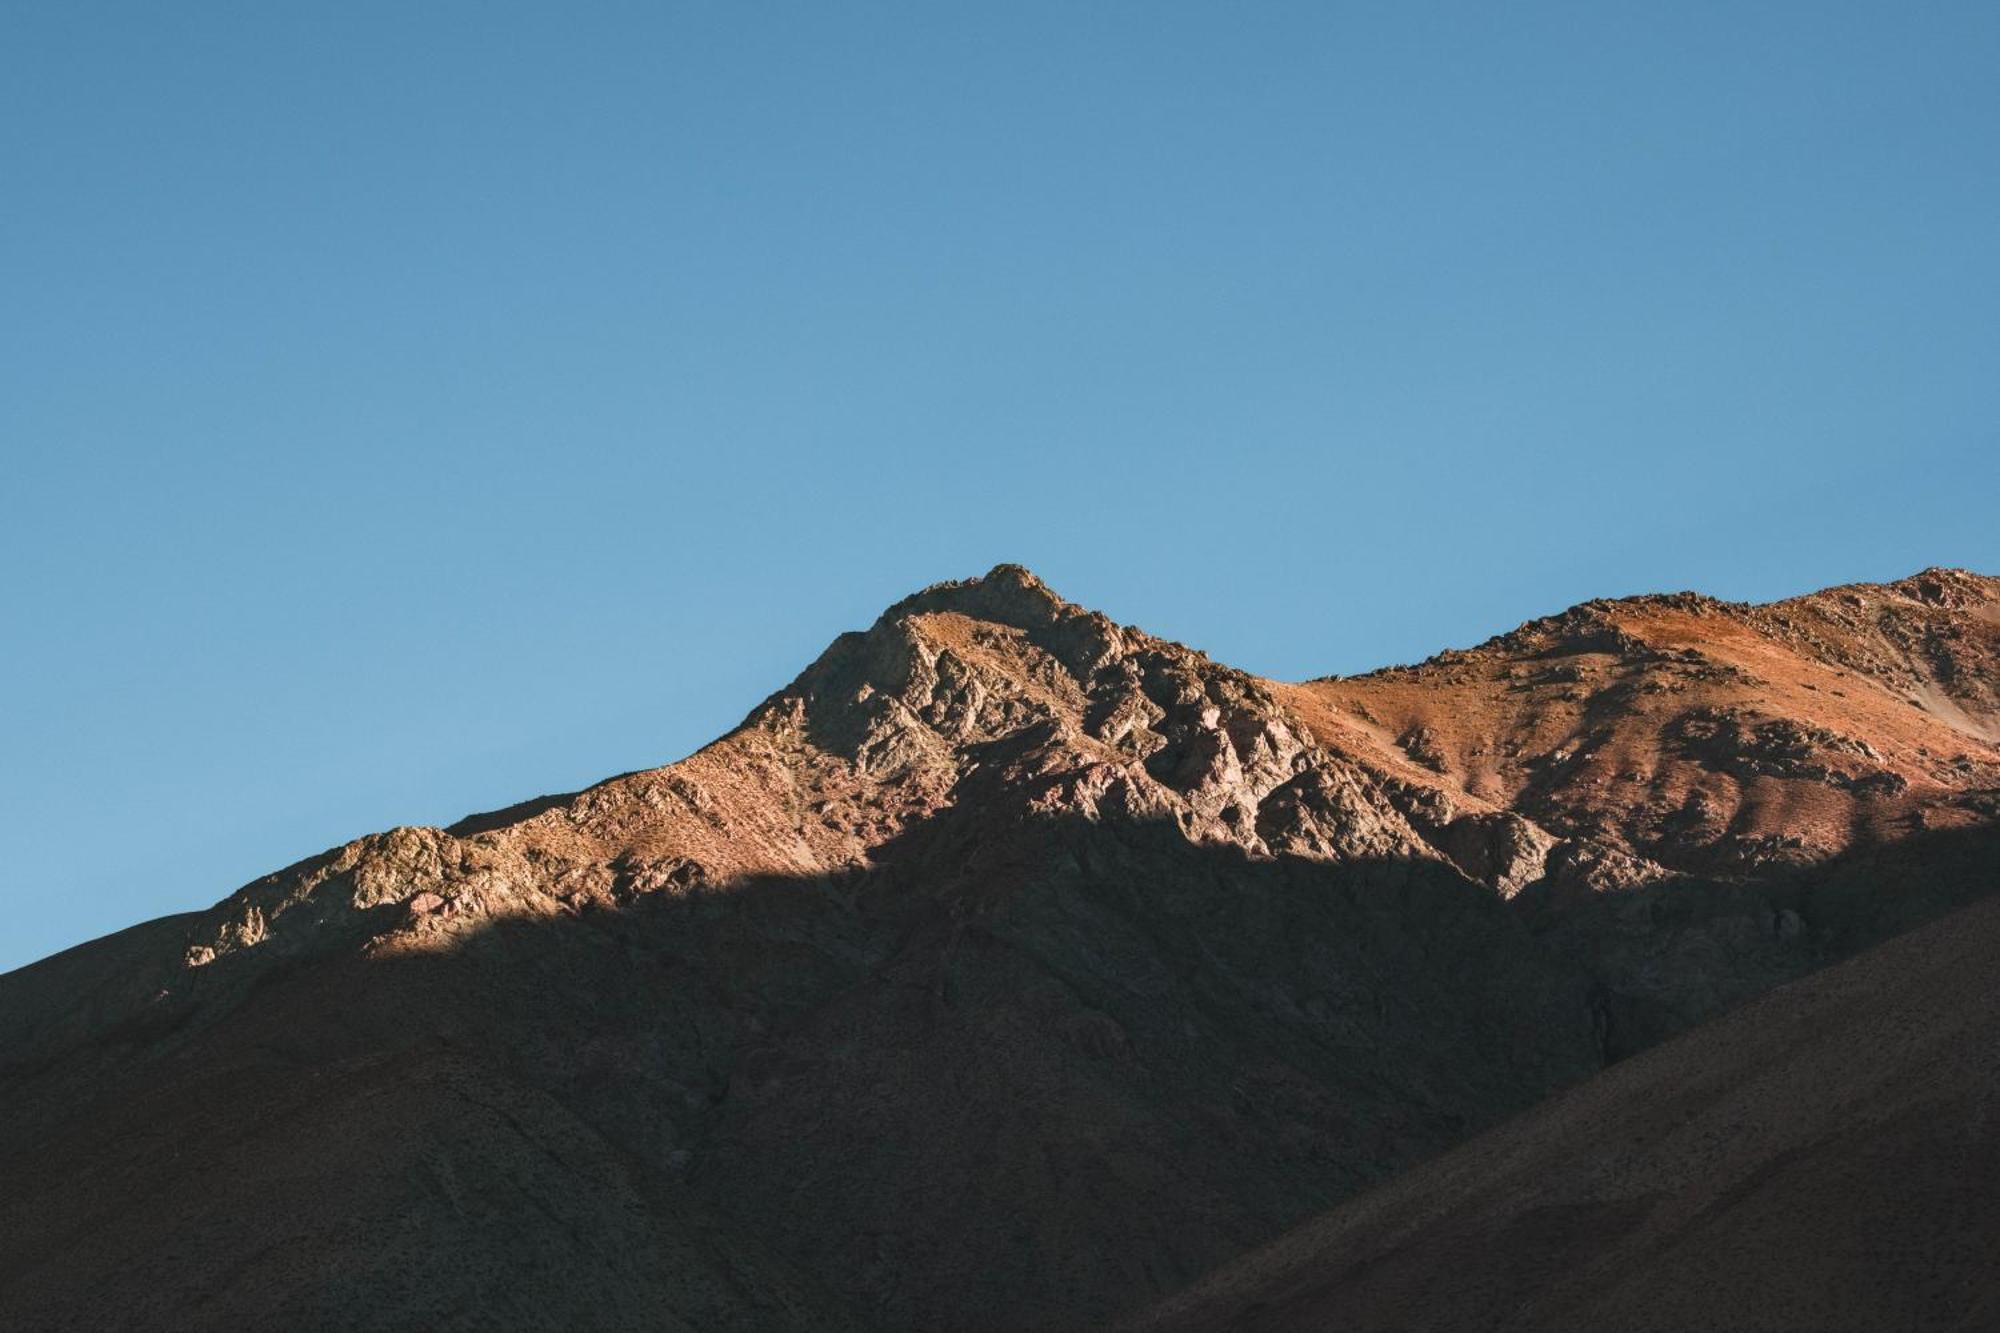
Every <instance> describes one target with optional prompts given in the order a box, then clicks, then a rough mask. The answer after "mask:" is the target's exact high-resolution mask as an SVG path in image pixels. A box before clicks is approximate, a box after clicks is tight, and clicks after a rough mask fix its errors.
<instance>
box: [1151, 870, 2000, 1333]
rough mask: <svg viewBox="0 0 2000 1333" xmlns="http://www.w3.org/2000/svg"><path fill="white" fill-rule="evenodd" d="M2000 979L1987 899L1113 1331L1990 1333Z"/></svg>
mask: <svg viewBox="0 0 2000 1333" xmlns="http://www.w3.org/2000/svg"><path fill="white" fill-rule="evenodd" d="M1996 965H2000V902H1992V901H1988V902H1983V903H1978V904H1975V905H1973V906H1971V907H1967V908H1963V909H1961V910H1960V911H1958V912H1956V913H1954V914H1952V915H1951V916H1949V917H1947V918H1946V919H1945V920H1943V921H1940V922H1937V923H1934V924H1932V925H1930V926H1927V927H1924V928H1922V929H1920V930H1918V931H1916V932H1913V933H1912V934H1910V935H1908V936H1905V937H1904V938H1901V939H1898V940H1894V941H1891V942H1890V943H1888V944H1885V945H1882V946H1881V947H1879V948H1878V949H1875V950H1872V951H1870V952H1869V953H1867V954H1864V955H1863V956H1862V957H1859V958H1855V959H1851V960H1849V961H1847V962H1844V963H1840V964H1838V965H1836V966H1834V967H1832V968H1829V969H1828V970H1826V971H1824V972H1822V973H1819V974H1817V975H1815V976H1813V977H1810V978H1808V979H1806V980H1802V981H1797V982H1793V983H1791V984H1790V985H1788V986H1785V987H1783V988H1781V989H1779V990H1778V991H1776V992H1774V993H1772V994H1771V995H1769V996H1766V997H1764V998H1763V999H1760V1000H1757V1001H1754V1002H1752V1003H1750V1004H1748V1005H1745V1006H1744V1007H1742V1008H1741V1009H1738V1010H1736V1011H1734V1012H1733V1013H1730V1014H1728V1015H1726V1016H1724V1017H1723V1018H1720V1019H1718V1020H1717V1021H1716V1022H1714V1023H1712V1024H1709V1025H1707V1026H1704V1027H1702V1028H1699V1029H1697V1030H1696V1031H1694V1032H1691V1033H1689V1034H1687V1035H1686V1036H1684V1037H1681V1038H1678V1039H1676V1040H1674V1041H1671V1042H1668V1043H1666V1044H1664V1045H1662V1046H1660V1047H1658V1048H1656V1049H1654V1050H1651V1051H1648V1052H1646V1053H1644V1054H1643V1055H1640V1056H1637V1057H1635V1058H1633V1059H1632V1060H1629V1061H1626V1062H1624V1063H1622V1064H1620V1065H1618V1066H1617V1067H1616V1068H1614V1069H1611V1070H1608V1071H1606V1072H1605V1073H1604V1074H1602V1075H1600V1076H1598V1077H1597V1078H1594V1079H1591V1080H1590V1081H1589V1082H1587V1083H1585V1084H1583V1085H1582V1086H1580V1087H1578V1088H1575V1089H1572V1090H1571V1091H1569V1092H1567V1093H1564V1094H1561V1095H1559V1096H1557V1097H1556V1098H1554V1099H1553V1100H1552V1101H1551V1102H1549V1103H1547V1104H1545V1105H1543V1106H1540V1107H1538V1108H1536V1109H1535V1110H1533V1111H1531V1112H1529V1113H1528V1114H1526V1115H1524V1116H1522V1117H1520V1118H1519V1119H1517V1120H1515V1121H1513V1122H1511V1123H1509V1124H1507V1125H1506V1126H1503V1127H1502V1128H1500V1129H1497V1130H1494V1131H1492V1132H1490V1133H1488V1134H1484V1135H1482V1136H1480V1137H1479V1138H1477V1139H1475V1140H1473V1141H1472V1142H1471V1143H1468V1144H1466V1145H1464V1146H1463V1147H1461V1148H1458V1149H1456V1150H1454V1151H1452V1152H1450V1153H1447V1154H1445V1155H1444V1156H1443V1157H1440V1158H1438V1159H1437V1160H1435V1161H1432V1162H1428V1163H1426V1164H1425V1165H1423V1166H1420V1167H1418V1168H1416V1169H1415V1170H1413V1171H1410V1172H1408V1173H1406V1174H1404V1175H1402V1176H1399V1177H1397V1178H1396V1179H1395V1180H1394V1181H1392V1182H1390V1183H1389V1184H1388V1185H1385V1186H1383V1187H1382V1188H1380V1189H1378V1190H1375V1191H1373V1192H1371V1193H1368V1194H1366V1195H1364V1196H1363V1197H1361V1198H1359V1199H1356V1200H1354V1201H1353V1202H1351V1203H1348V1204H1346V1205H1344V1206H1342V1207H1340V1208H1337V1209H1335V1210H1333V1212H1332V1213H1330V1214H1329V1215H1328V1216H1326V1217H1324V1218H1321V1219H1318V1220H1316V1221H1314V1222H1312V1223H1309V1224H1307V1225H1306V1226H1304V1227H1301V1228H1299V1229H1298V1230H1297V1231H1296V1232H1295V1233H1293V1234H1291V1235H1289V1236H1287V1237H1285V1238H1284V1239H1283V1240H1281V1241H1278V1242H1276V1243H1275V1244H1273V1245H1270V1246H1268V1247H1266V1248H1264V1249H1261V1250H1259V1251H1257V1252H1256V1253H1254V1254H1252V1255H1250V1256H1248V1257H1246V1258H1245V1259H1242V1260H1239V1261H1238V1262H1237V1263H1235V1264H1232V1265H1230V1266H1229V1267H1227V1268H1226V1269H1224V1270H1223V1271H1222V1272H1220V1273H1218V1274H1216V1275H1215V1276H1213V1277H1211V1278H1210V1279H1208V1280H1207V1281H1205V1282H1203V1283H1201V1284H1200V1285H1199V1286H1198V1287H1196V1288H1195V1289H1194V1290H1192V1291H1189V1292H1186V1293H1184V1294H1182V1295H1180V1296H1177V1297H1175V1298H1174V1299H1172V1300H1170V1301H1168V1302H1166V1303H1164V1304H1163V1306H1162V1307H1161V1308H1160V1309H1158V1310H1155V1311H1153V1312H1152V1313H1150V1314H1148V1315H1146V1316H1143V1317H1141V1318H1139V1319H1136V1320H1134V1321H1132V1322H1131V1323H1129V1324H1127V1325H1125V1326H1124V1327H1125V1329H1126V1330H1127V1333H1140V1331H1141V1330H1144V1331H1145V1333H1197V1330H1198V1331H1199V1333H1213V1331H1215V1330H1223V1329H1229V1330H1240V1331H1241V1333H1250V1330H1256V1331H1257V1333H1290V1331H1296V1333H1306V1331H1307V1330H1319V1329H1327V1328H1341V1329H1352V1330H1355V1331H1356V1333H1369V1331H1370V1330H1390V1329H1417V1328H1421V1329H1427V1330H1433V1331H1434V1333H1467V1331H1469V1330H1475V1329H1476V1330H1480V1331H1481V1333H1532V1331H1535V1330H1548V1331H1549V1333H1555V1331H1556V1330H1571V1329H1602V1330H1606V1331H1607V1333H1641V1331H1642V1330H1647V1331H1657V1333H1679V1330H1683V1329H1694V1328H1706V1329H1723V1328H1726V1329H1741V1330H1745V1331H1746V1333H1751V1331H1753V1330H1772V1333H1785V1331H1787V1330H1795V1329H1815V1330H1826V1333H1839V1331H1842V1330H1853V1333H1876V1330H1880V1329H1891V1328H1893V1329H1903V1330H1919V1329H1952V1330H1967V1331H1969V1330H1973V1329H1988V1328H1994V1327H2000V1200H1996V1197H1995V1195H1994V1190H1993V1186H1994V1182H1995V1181H1996V1180H2000V1129H1996V1126H1995V1125H1994V1124H1993V1118H1994V1115H1995V1110H1996V1108H2000V988H1997V987H1995V986H1994V984H1993V976H1994V969H1995V967H1996ZM1441 1268H1446V1269H1448V1271H1446V1272H1441V1271H1440V1270H1441Z"/></svg>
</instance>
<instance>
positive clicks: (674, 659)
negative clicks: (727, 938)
mask: <svg viewBox="0 0 2000 1333" xmlns="http://www.w3.org/2000/svg"><path fill="white" fill-rule="evenodd" d="M1996 70H2000V7H1996V6H1994V5H1992V4H1990V3H1984V4H1934V5H1922V6H1911V5H1892V4H1880V5H1865V4H1825V3H1815V4H1772V5H1756V6H1745V5H1740V4H1728V5H1722V4H1716V5H1704V4H1689V3H1681V4H1672V5H1661V4H1647V5H1618V4H1604V3H1588V4H1575V5H1549V4H1522V5H1505V6H1502V5H1487V4H1477V5H1475V4H1465V5H1426V4H1415V3H1402V2H1399V3H1384V4H1369V5H1358V4H1330V3H1314V4H1296V5H1288V4H1264V5H1233V4H1232V5H1224V4H1213V5H1189V4H1076V3H1064V4H1051V5H1036V4H1004V5H979V6H973V5H935V4H926V5H909V6H893V7H892V6H879V5H845V4H824V3H814V4H802V5H775V4H774V5H745V4H740V3H728V4H721V3H718V4H701V5H670V4H647V5H615V4H598V5H590V4H583V5H579V4H562V5H556V4H549V5H545V6H524V5H511V4H493V3H482V4H477V5H474V4H441V3H425V4H417V5H412V4H407V3H397V4H361V3H351V2H348V0H343V3H340V4H325V5H304V4H276V5H274V4H270V3H266V2H264V0H258V3H241V4H231V3H219V2H217V0H204V3H201V4H195V5H165V4H156V3H147V4H125V5H112V4H101V3H92V2H91V0H64V2H62V3H54V2H51V3H43V4H18V3H17V4H7V5H4V6H0V339H4V344H0V448H4V455H5V456H4V464H5V465H4V468H0V487H4V492H0V494H4V499H5V511H4V512H5V519H6V521H5V524H4V527H0V570H4V581H3V582H0V614H3V615H4V624H5V639H4V650H5V651H4V655H0V699H4V701H5V702H4V732H0V922H4V928H0V968H4V967H10V966H14V965H18V964H20V963H24V962H27V961H28V960H30V959H32V958H34V957H37V956H40V955H42V954H45V953H48V952H50V951H52V950H55V949H58V948H61V947H64V946H67V945H69V944H72V943H75V942H77V941H80V940H82V939H85V938H87V937H90V936H94V935H97V934H101V933H103V932H106V931H109V930H112V929H115V928H117V927H120V926H123V925H125V924H128V923H130V922H133V921H136V920H139V919H141V918H145V917H150V916H154V915H158V914H161V913H163V912H168V911H176V910H182V909H186V908H192V907H196V906H202V905H205V904H207V903H209V902H211V901H213V900H214V899H216V898H218V897H220V896H222V895H223V894H225V893H227V892H228V891H230V890H231V889H233V888H234V887H236V886H237V885H238V884H240V883H241V882H243V881H245V880H247V879H249V878H251V877H253V876H255V875H257V874H260V873H263V872H265V871H268V870H271V869H274V868H276V867H278V866H280V865H283V864H286V863H288V862H290V861H292V860H295V859H297V858H299V857H301V856H304V855H307V854H310V853H312V852H315V851H317V850H319V849H321V848H323V847H326V846H329V845H332V844H335V843H338V842H340V841H343V840H345V839H347V838H349V837H352V836H355V835H357V834H360V833H364V832H367V831H370V830H373V829H377V828H381V827H386V826H389V825H392V824H398V823H444V822H448V821H450V820H452V819H455V818H457V817H459V816H460V815H463V814H465V813H467V812H468V811H471V810H475V809H481V808H487V807H492V806H498V805H502V804H505V803H508V802H511V801H513V800H516V799H519V798H523V797H526V796H530V795H534V794H536V793H539V792H545V791H551V790H562V789H568V788H573V787H576V786H580V785H583V784H586V783H588V782H591V781H593V780H595V779H598V778H601V777H604V776H607V775H609V774H612V773H614V772H618V771H621V770H625V769H631V768H638V767H644V766H648V765H652V764H656V763H661V762H664V761H667V760H671V759H673V758H676V757H678V756H680V755H682V754H683V753H685V752H687V751H688V750H690V749H692V748H694V747H695V746H697V745H699V744H700V743H702V742H703V741H705V740H707V739H708V738H710V737H712V736H713V735H715V734H716V733H718V732H720V731H722V730H723V729H725V728H727V727H728V726H729V725H731V724H732V723H734V722H735V721H736V720H738V719H739V718H740V717H741V716H742V715H743V713H745V712H746V711H747V710H748V709H749V708H750V707H751V706H752V705H753V704H755V703H756V702H757V700H758V699H760V698H761V697H762V696H763V695H765V694H766V693H767V692H769V691H770V690H772V689H774V688H776V687H777V686H779V685H781V684H783V683H784V682H785V681H786V680H787V679H789V678H790V676H791V675H793V674H794V673H795V672H796V671H797V670H798V669H799V668H800V667H802V666H803V665H804V664H805V663H806V662H807V661H809V660H810V659H811V658H812V657H813V656H814V655H815V654H816V653H817V652H818V651H819V649H820V648H821V647H822V646H823V645H824V644H825V642H826V641H827V640H828V639H830V638H831V637H832V636H833V635H834V634H835V633H837V632H838V631H840V630H842V629H845V628H849V627H854V626H859V625H863V624H865V623H866V622H868V621H869V620H870V619H872V618H873V616H874V614H875V613H876V612H877V611H878V610H879V609H880V608H881V607H882V606H884V605H885V604H887V603H888V602H889V601H891V600H893V599H894V598H896V597H897V596H899V595H901V594H903V593H905V592H908V591H910V590H912V589H914V588H916V587H918V586H920V585H922V584H925V583H928V582H932V581H935V580H937V579H940V578H945V577H952V576H961V575H965V574H971V573H976V572H979V571H982V570H984V569H985V568H986V567H988V566H989V565H991V564H993V563H995V562H996V561H999V560H1003V559H1004V560H1018V561H1022V562H1024V563H1027V564H1029V565H1030V566H1032V567H1033V568H1035V569H1036V570H1038V571H1039V572H1041V573H1042V574H1043V575H1044V577H1046V578H1047V579H1048V580H1049V581H1050V582H1051V583H1053V584H1054V585H1055V586H1056V587H1057V588H1058V589H1059V590H1061V591H1062V592H1064V593H1065V594H1066V595H1068V596H1070V597H1072V598H1074V599H1076V600H1078V601H1082V602H1085V603H1088V604H1090V605H1092V606H1096V607H1098V608H1101V609H1103V610H1105V611H1108V612H1109V613H1110V614H1112V615H1113V616H1115V617H1117V618H1119V619H1122V620H1126V621H1130V622H1134V623H1137V624H1140V625H1143V626H1144V627H1146V628H1147V629H1150V630H1153V631H1156V632H1159V633H1164V634H1168V635H1171V636H1173V637H1176V638H1180V639H1184V640H1186V641H1188V642H1191V643H1193V644H1195V645H1197V646H1199V647H1203V648H1206V649H1208V650H1209V651H1210V652H1212V653H1213V654H1215V655H1216V656H1218V657H1220V658H1222V659H1224V660H1226V661H1229V662H1232V663H1234V664H1237V665H1240V666H1243V667H1246V668H1249V669H1251V670H1255V671H1259V672H1263V673H1268V674H1272V675H1277V676H1283V677H1304V676H1311V675H1317V674H1323V673H1326V672H1332V671H1355V670H1361V669H1364V668H1367V667H1370V666H1374V665H1379V664H1382V663H1385V662H1391V661H1398V660H1407V659H1412V658H1417V657H1421V656H1423V655H1425V654H1427V653H1429V652H1430V651H1432V650H1434V649H1437V648H1440V647H1444V646H1447V645H1457V644H1465V643H1468V642H1472V641H1476V640H1478V639H1480V638H1482V637H1484V636H1485V635H1487V634H1490V633H1492V632H1495V631H1498V630H1501V629H1504V628H1507V627H1509V626H1511V625H1513V624H1514V623H1516V622H1518V621H1520V620H1522V619H1524V618H1526V617H1528V616H1530V615H1533V614H1537V613H1541V612H1546V611H1551V610H1555V609H1558V608H1560V607H1562V606H1564V605H1566V604H1568V603H1570V602H1573V601H1576V600H1579V599H1581V598H1584V597H1588V596H1592V595H1598V594H1621V593H1629V592H1637V591H1648V590H1666V589H1676V588H1683V587H1696V588H1700V589H1703V590H1705V591H1709V592H1713V593H1716V594H1720V595H1723V596H1728V597H1740V598H1759V599H1761V598H1769V597H1775V596H1782V595H1786V594H1790V593H1794V592H1799V591H1803V590H1806V589H1809V588H1812V587H1815V586H1820V585H1824V584H1830V583H1836V582H1842V581H1847V580H1855V579H1878V578H1892V577H1897V576H1900V575H1903V574H1907V573H1909V572H1911V571H1913V570H1915V569H1917V568H1919V567H1921V566H1924V565H1927V564H1934V563H1942V564H1958V565H1968V566H1972V567H1975V568H1980V569H1984V570H1987V571H1996V570H2000V535H1996V524H1995V520H1994V514H1995V510H1996V496H1997V495H2000V447H1996V408H2000V366H1997V365H1996V352H2000V334H1996V312H2000V244H1996V240H2000V155H1997V154H1996V148H1997V147H2000V78H1996V75H1995V71H1996Z"/></svg>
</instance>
